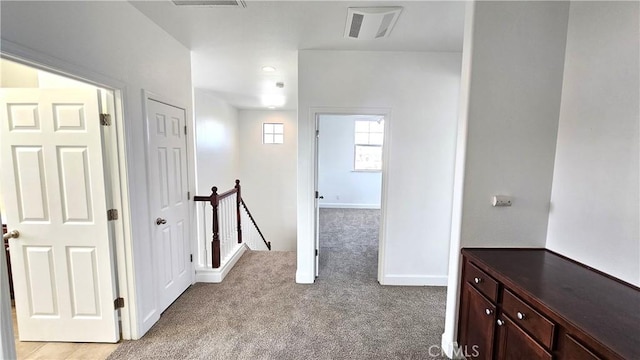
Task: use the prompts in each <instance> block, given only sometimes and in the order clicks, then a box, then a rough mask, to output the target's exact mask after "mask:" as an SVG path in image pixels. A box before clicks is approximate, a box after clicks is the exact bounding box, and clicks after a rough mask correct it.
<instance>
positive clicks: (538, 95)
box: [442, 1, 569, 355]
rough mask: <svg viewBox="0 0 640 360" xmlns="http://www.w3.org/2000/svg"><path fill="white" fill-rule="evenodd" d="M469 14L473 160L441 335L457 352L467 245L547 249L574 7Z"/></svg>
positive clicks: (473, 9) (479, 6)
mask: <svg viewBox="0 0 640 360" xmlns="http://www.w3.org/2000/svg"><path fill="white" fill-rule="evenodd" d="M467 11H468V13H467V16H466V19H465V45H464V51H465V54H464V55H463V56H464V62H465V68H464V69H463V72H464V74H465V79H464V83H463V86H465V87H466V89H465V88H463V89H462V92H461V99H462V102H461V104H460V105H461V110H460V111H461V116H460V119H459V123H460V126H461V128H460V133H459V136H461V137H464V136H465V134H466V142H464V139H459V143H458V151H465V155H462V154H458V160H460V161H464V164H457V165H456V175H457V176H458V177H457V178H456V182H457V183H458V184H459V185H457V186H461V185H462V184H460V181H461V180H462V179H461V178H460V177H464V183H463V191H462V194H461V195H462V204H461V206H460V204H459V203H458V202H456V205H455V210H456V213H455V214H454V223H453V225H454V226H452V229H451V237H452V240H451V244H452V247H451V251H450V253H449V256H450V262H451V264H452V266H451V267H450V271H449V277H450V282H449V287H448V289H447V306H446V316H445V332H444V333H443V335H442V346H443V349H444V350H445V351H446V352H447V354H449V355H451V354H452V350H453V344H454V342H455V341H456V336H457V315H458V302H457V300H458V298H459V286H458V285H459V279H460V265H459V264H460V247H471V246H475V247H544V246H545V242H546V231H547V222H548V213H549V201H550V197H551V182H552V177H553V163H554V154H555V145H556V136H557V129H558V117H559V112H560V96H561V89H562V74H563V65H564V50H565V39H566V29H567V21H568V13H569V5H568V3H566V2H535V1H532V2H501V1H496V2H489V1H477V2H475V3H472V4H469V5H468V6H467ZM467 76H468V79H467V78H466V77H467ZM467 102H468V104H467ZM458 166H459V167H458ZM462 167H464V168H462ZM494 194H504V195H511V196H513V197H514V203H513V206H511V207H505V208H493V207H491V202H490V201H491V196H492V195H494ZM456 195H457V196H459V195H460V194H458V193H457V192H456ZM456 199H457V197H456Z"/></svg>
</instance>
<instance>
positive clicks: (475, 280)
mask: <svg viewBox="0 0 640 360" xmlns="http://www.w3.org/2000/svg"><path fill="white" fill-rule="evenodd" d="M473 282H474V283H476V284H480V283H481V282H482V278H479V277H476V278H473Z"/></svg>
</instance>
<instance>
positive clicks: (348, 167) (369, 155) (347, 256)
mask: <svg viewBox="0 0 640 360" xmlns="http://www.w3.org/2000/svg"><path fill="white" fill-rule="evenodd" d="M316 121H317V124H316V125H317V127H316V128H317V130H318V132H317V135H318V136H317V141H316V146H317V148H316V154H317V160H316V169H317V172H316V174H317V180H316V181H317V184H316V189H318V195H317V196H318V199H317V201H316V205H317V206H316V230H317V231H316V249H318V256H317V258H316V276H317V277H318V278H319V279H321V280H322V279H336V278H340V277H348V278H350V279H353V278H356V277H357V278H358V279H360V280H362V281H376V280H377V276H378V263H379V261H378V256H379V253H378V249H379V235H380V228H381V220H380V219H381V205H382V204H381V197H382V195H381V194H382V177H383V166H382V165H383V162H382V158H383V151H382V150H383V143H384V128H385V124H384V122H385V119H384V116H383V115H353V114H319V115H318V116H317V119H316Z"/></svg>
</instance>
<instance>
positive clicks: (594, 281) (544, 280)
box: [462, 249, 640, 359]
mask: <svg viewBox="0 0 640 360" xmlns="http://www.w3.org/2000/svg"><path fill="white" fill-rule="evenodd" d="M462 254H463V255H465V256H466V257H468V258H470V259H471V260H472V261H473V262H474V263H476V264H477V265H485V266H486V267H483V268H484V270H487V271H488V272H490V273H495V274H493V275H494V276H496V277H498V279H497V280H498V281H501V282H504V283H505V285H506V286H507V287H514V286H515V287H517V289H514V290H516V291H518V290H519V291H524V292H525V293H526V294H528V295H529V296H531V297H533V298H535V299H536V301H538V302H540V303H541V304H542V305H543V306H546V307H547V308H548V309H549V310H551V311H552V312H554V313H555V315H556V316H559V317H562V318H563V319H564V320H566V321H567V322H569V323H571V324H573V325H574V326H576V327H578V328H580V329H582V330H583V331H584V332H585V333H587V334H589V335H591V336H592V337H594V338H595V339H598V340H599V341H600V342H601V343H602V344H603V345H605V346H606V347H609V348H610V349H612V350H613V351H615V352H616V353H619V354H621V355H623V356H625V357H627V358H629V359H640V290H638V289H637V288H634V287H632V286H629V285H626V284H624V283H621V282H619V281H616V280H614V279H612V278H610V277H608V276H606V275H603V274H601V273H599V272H596V271H593V270H591V269H590V268H588V267H586V266H585V265H582V264H579V263H576V262H574V261H571V260H568V259H566V258H564V257H562V256H559V255H558V254H555V253H553V252H551V251H548V250H546V249H463V251H462ZM481 267H482V266H481Z"/></svg>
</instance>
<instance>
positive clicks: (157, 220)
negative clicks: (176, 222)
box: [156, 218, 167, 225]
mask: <svg viewBox="0 0 640 360" xmlns="http://www.w3.org/2000/svg"><path fill="white" fill-rule="evenodd" d="M166 223H167V220H165V219H163V218H157V219H156V225H162V224H166Z"/></svg>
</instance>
